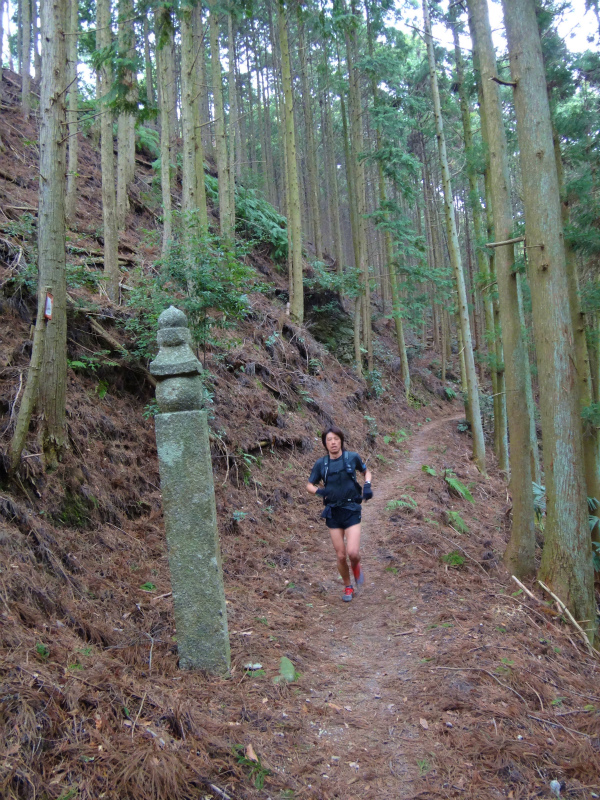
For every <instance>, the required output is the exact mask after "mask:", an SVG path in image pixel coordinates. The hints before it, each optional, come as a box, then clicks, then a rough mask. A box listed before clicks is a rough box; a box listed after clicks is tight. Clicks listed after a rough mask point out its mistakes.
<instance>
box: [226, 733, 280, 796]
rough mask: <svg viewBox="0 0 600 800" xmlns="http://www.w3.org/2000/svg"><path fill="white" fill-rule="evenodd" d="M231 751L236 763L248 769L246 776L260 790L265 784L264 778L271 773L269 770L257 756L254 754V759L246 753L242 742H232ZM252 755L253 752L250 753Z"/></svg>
mask: <svg viewBox="0 0 600 800" xmlns="http://www.w3.org/2000/svg"><path fill="white" fill-rule="evenodd" d="M233 753H234V755H235V757H236V760H237V763H238V764H239V765H240V766H242V767H245V768H246V769H247V770H248V777H249V778H250V780H251V781H252V782H253V784H254V788H255V789H258V790H259V791H260V790H261V789H262V788H263V787H264V785H265V778H266V777H267V775H270V774H271V771H270V770H268V769H267V768H266V767H263V765H262V764H261V761H260V758H259V757H258V756H255V759H256V760H255V759H254V758H250V757H249V756H248V755H246V748H245V747H244V745H243V744H234V746H233ZM252 755H255V754H254V753H252Z"/></svg>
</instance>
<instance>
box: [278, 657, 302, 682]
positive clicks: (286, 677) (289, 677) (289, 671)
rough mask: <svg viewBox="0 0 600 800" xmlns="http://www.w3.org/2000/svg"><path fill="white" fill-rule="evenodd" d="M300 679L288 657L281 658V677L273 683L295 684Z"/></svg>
mask: <svg viewBox="0 0 600 800" xmlns="http://www.w3.org/2000/svg"><path fill="white" fill-rule="evenodd" d="M299 677H300V673H298V672H296V668H295V667H294V665H293V663H292V662H291V661H290V659H289V658H288V657H287V656H281V660H280V662H279V675H277V677H275V678H274V679H273V683H294V681H297V680H298V678H299Z"/></svg>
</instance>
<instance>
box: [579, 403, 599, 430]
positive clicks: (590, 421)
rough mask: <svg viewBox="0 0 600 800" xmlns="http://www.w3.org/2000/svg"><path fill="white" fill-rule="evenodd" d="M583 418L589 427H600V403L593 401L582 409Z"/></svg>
mask: <svg viewBox="0 0 600 800" xmlns="http://www.w3.org/2000/svg"><path fill="white" fill-rule="evenodd" d="M581 419H582V420H583V421H584V423H585V425H586V427H587V428H588V429H591V428H596V429H597V428H600V403H592V405H590V406H586V407H585V408H582V409H581Z"/></svg>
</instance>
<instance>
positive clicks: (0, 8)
mask: <svg viewBox="0 0 600 800" xmlns="http://www.w3.org/2000/svg"><path fill="white" fill-rule="evenodd" d="M3 47H4V0H0V100H1V99H2V65H3V63H4V61H3V59H2V54H3V52H4V50H3Z"/></svg>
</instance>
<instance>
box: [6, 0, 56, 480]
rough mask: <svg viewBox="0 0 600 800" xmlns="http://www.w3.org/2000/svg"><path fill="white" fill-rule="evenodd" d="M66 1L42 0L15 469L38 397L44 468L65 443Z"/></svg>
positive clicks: (13, 447)
mask: <svg viewBox="0 0 600 800" xmlns="http://www.w3.org/2000/svg"><path fill="white" fill-rule="evenodd" d="M66 25H67V0H44V2H43V3H42V19H41V27H42V54H43V59H44V66H45V69H44V72H43V74H42V83H41V87H40V190H39V206H38V308H37V320H36V326H35V333H34V337H33V350H32V354H31V365H30V368H29V373H28V375H27V384H26V386H25V392H24V394H23V400H22V401H21V407H20V409H19V415H18V418H17V425H16V429H15V433H14V436H13V439H12V442H11V452H10V461H11V469H12V470H13V471H14V470H16V469H17V467H18V465H19V462H20V459H21V453H22V451H23V446H24V444H25V439H26V436H27V431H28V429H29V422H30V420H31V415H32V413H33V409H34V407H35V405H36V402H37V404H38V406H39V408H40V410H41V411H42V412H43V413H42V415H41V416H42V430H41V440H42V449H43V452H44V456H45V463H46V466H47V467H48V468H52V467H54V466H55V465H56V462H57V461H58V459H59V458H60V457H61V454H62V452H63V451H64V449H65V447H66V425H65V403H66V385H67V289H66V266H65V265H66V252H65V175H66V150H67V144H66V137H65V135H64V130H65V117H66V114H65V93H64V89H65V85H66V71H67V57H66V44H65V31H66Z"/></svg>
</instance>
